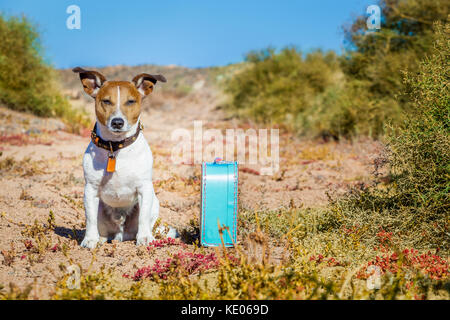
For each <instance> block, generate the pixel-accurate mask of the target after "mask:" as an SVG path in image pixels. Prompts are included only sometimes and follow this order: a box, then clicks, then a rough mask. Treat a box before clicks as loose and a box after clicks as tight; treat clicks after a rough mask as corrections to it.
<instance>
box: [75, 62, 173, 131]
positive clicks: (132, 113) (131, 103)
mask: <svg viewBox="0 0 450 320" xmlns="http://www.w3.org/2000/svg"><path fill="white" fill-rule="evenodd" d="M72 71H73V72H76V73H79V74H80V80H81V83H82V85H83V89H84V91H85V92H86V93H87V94H88V95H90V96H91V97H93V98H94V99H95V114H96V115H97V121H99V122H100V123H101V124H102V125H104V126H105V127H106V128H107V129H108V130H109V131H110V132H112V133H116V134H121V133H124V132H127V131H128V130H130V129H131V128H132V127H133V126H134V125H135V124H136V122H137V121H138V119H139V115H140V113H141V104H142V100H143V99H144V98H145V97H146V96H148V95H149V94H150V93H152V91H153V87H154V85H155V84H156V82H158V81H161V82H166V78H164V76H162V75H160V74H157V75H151V74H148V73H141V74H138V75H137V76H135V77H134V78H133V80H131V82H130V81H107V80H106V78H105V76H103V75H102V74H101V73H100V72H97V71H90V70H84V69H82V68H80V67H76V68H74V69H73V70H72Z"/></svg>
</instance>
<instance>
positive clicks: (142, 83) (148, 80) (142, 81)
mask: <svg viewBox="0 0 450 320" xmlns="http://www.w3.org/2000/svg"><path fill="white" fill-rule="evenodd" d="M131 81H132V82H133V83H134V85H135V86H136V88H137V89H138V91H139V93H140V94H141V95H142V96H143V97H145V96H148V95H149V94H150V93H152V91H153V86H154V85H155V84H156V82H157V81H161V82H167V80H166V78H164V76H163V75H160V74H154V75H153V74H148V73H141V74H138V75H137V76H136V77H134V78H133V80H131Z"/></svg>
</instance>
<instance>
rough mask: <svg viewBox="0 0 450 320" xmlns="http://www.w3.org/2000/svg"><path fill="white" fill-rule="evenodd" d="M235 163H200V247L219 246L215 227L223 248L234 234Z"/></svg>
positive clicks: (236, 168)
mask: <svg viewBox="0 0 450 320" xmlns="http://www.w3.org/2000/svg"><path fill="white" fill-rule="evenodd" d="M237 211H238V164H237V162H225V161H221V159H216V160H215V161H214V162H204V163H202V195H201V221H200V222H201V233H200V234H201V235H200V240H201V244H202V245H203V246H207V247H215V246H221V245H222V241H221V238H220V233H219V224H220V226H221V227H222V229H223V232H222V237H223V241H224V245H225V246H226V247H231V246H233V242H234V243H235V242H236V234H237Z"/></svg>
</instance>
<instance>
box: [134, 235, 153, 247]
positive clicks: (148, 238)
mask: <svg viewBox="0 0 450 320" xmlns="http://www.w3.org/2000/svg"><path fill="white" fill-rule="evenodd" d="M153 240H155V237H154V236H152V235H151V234H143V235H139V234H138V235H137V236H136V245H137V246H142V245H145V246H146V245H148V244H149V243H150V242H152V241H153Z"/></svg>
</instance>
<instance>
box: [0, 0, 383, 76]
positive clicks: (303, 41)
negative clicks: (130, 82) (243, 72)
mask: <svg viewBox="0 0 450 320" xmlns="http://www.w3.org/2000/svg"><path fill="white" fill-rule="evenodd" d="M373 3H376V0H345V1H337V0H315V1H310V0H309V1H308V0H297V1H295V0H292V1H288V0H279V1H274V0H270V1H266V0H241V1H239V0H227V1H219V0H159V1H153V0H147V1H141V0H129V1H112V0H95V1H94V0H78V1H76V0H69V1H66V0H58V1H55V0H46V1H36V0H2V1H1V2H0V11H1V12H3V13H6V15H19V14H24V15H25V16H27V17H28V18H30V20H31V21H32V22H33V23H35V24H37V26H38V30H39V31H40V33H41V35H42V43H43V46H44V49H45V54H46V57H47V59H48V60H49V61H51V62H52V64H53V65H54V66H55V67H58V68H69V67H74V66H77V65H81V66H97V67H100V66H105V65H117V64H125V65H138V64H145V63H152V64H160V65H168V64H176V65H182V66H186V67H206V66H216V65H226V64H229V63H235V62H239V61H242V60H243V58H244V56H245V53H247V52H248V51H250V50H254V49H262V48H265V47H267V46H269V45H270V46H274V47H276V48H281V47H284V46H286V45H295V46H297V47H298V48H300V49H302V50H303V51H308V50H311V49H316V48H321V49H324V50H328V49H333V50H335V51H337V52H341V50H342V47H343V34H342V31H341V26H342V25H343V24H344V23H349V22H350V21H351V20H352V17H354V16H355V15H357V14H363V13H364V12H365V10H366V8H367V6H368V5H370V4H373ZM72 4H75V5H78V6H79V7H80V9H81V30H69V29H67V27H66V20H67V18H68V17H69V14H67V13H66V8H67V7H68V6H69V5H72Z"/></svg>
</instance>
